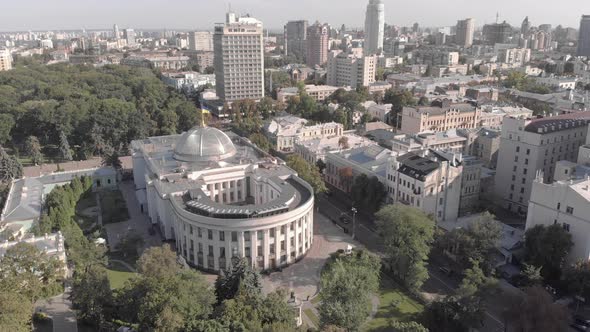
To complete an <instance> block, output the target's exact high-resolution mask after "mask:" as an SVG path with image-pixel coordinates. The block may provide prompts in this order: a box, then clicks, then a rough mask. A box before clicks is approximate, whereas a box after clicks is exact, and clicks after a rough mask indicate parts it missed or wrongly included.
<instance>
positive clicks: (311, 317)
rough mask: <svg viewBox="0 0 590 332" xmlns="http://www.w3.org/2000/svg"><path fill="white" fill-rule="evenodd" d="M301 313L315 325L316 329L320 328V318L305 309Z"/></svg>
mask: <svg viewBox="0 0 590 332" xmlns="http://www.w3.org/2000/svg"><path fill="white" fill-rule="evenodd" d="M303 313H304V314H305V316H307V318H309V320H311V321H312V323H314V324H315V326H316V327H319V326H320V318H319V317H318V316H317V315H316V314H315V313H314V312H313V310H311V309H309V308H307V309H305V310H303Z"/></svg>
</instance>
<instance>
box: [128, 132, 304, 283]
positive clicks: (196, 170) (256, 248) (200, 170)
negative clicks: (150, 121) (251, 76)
mask: <svg viewBox="0 0 590 332" xmlns="http://www.w3.org/2000/svg"><path fill="white" fill-rule="evenodd" d="M205 133H206V135H204V134H205ZM187 137H200V139H201V142H205V141H208V140H210V139H211V138H212V137H213V139H214V140H218V141H219V142H221V143H222V145H223V147H222V148H219V150H218V152H217V155H215V153H210V154H209V155H207V156H206V158H208V160H202V159H199V158H202V157H204V156H203V153H202V152H199V151H201V150H200V149H198V148H195V147H198V146H199V144H193V143H194V142H196V141H198V139H194V140H192V141H191V140H187V139H185V138H187ZM219 137H221V139H219ZM230 137H231V138H230ZM224 138H227V140H225V139H224ZM203 139H204V140H203ZM210 146H211V144H207V147H210ZM132 148H133V168H134V169H133V170H134V178H135V184H136V188H137V189H138V197H139V200H140V202H141V204H142V209H143V210H144V211H145V212H146V213H148V215H149V216H150V219H151V221H152V223H154V224H156V225H158V227H159V228H160V230H161V232H162V234H164V236H165V238H166V239H171V240H172V239H173V240H175V241H176V248H177V251H178V253H179V254H180V255H181V256H182V257H183V258H184V259H185V260H186V262H187V263H188V264H190V265H193V266H196V267H198V268H200V269H204V270H209V271H218V270H220V269H225V268H228V267H229V264H230V262H231V257H233V256H239V257H246V258H248V260H249V261H250V262H251V264H252V266H253V267H254V268H256V269H259V270H266V269H273V268H278V267H281V266H285V265H288V264H290V263H293V262H295V261H297V260H298V259H300V258H302V257H303V256H304V255H305V253H306V252H307V251H308V250H309V248H310V247H311V245H312V241H313V205H314V199H313V190H312V188H311V186H310V185H309V184H307V183H306V182H305V181H303V180H301V179H300V178H299V177H297V176H296V174H294V172H293V171H292V170H291V169H289V168H287V167H286V166H284V165H281V164H279V163H277V161H276V160H274V159H273V158H271V157H268V156H267V155H264V154H263V153H262V152H261V151H260V150H258V149H256V148H255V147H253V146H251V145H250V143H248V142H246V141H245V140H243V139H241V138H239V137H237V136H235V135H231V134H230V136H228V135H226V134H225V133H223V132H221V131H219V130H217V129H214V128H196V129H193V130H191V131H189V132H187V133H185V134H183V135H182V136H180V135H176V136H164V137H152V138H149V139H146V140H142V141H134V142H132ZM179 151H183V153H182V154H180V153H179ZM226 151H233V153H232V154H231V155H229V156H227V157H224V156H223V154H224V153H226ZM187 160H195V161H187Z"/></svg>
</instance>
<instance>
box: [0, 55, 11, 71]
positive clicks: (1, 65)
mask: <svg viewBox="0 0 590 332" xmlns="http://www.w3.org/2000/svg"><path fill="white" fill-rule="evenodd" d="M10 69H12V55H11V54H10V51H9V50H0V71H3V70H10Z"/></svg>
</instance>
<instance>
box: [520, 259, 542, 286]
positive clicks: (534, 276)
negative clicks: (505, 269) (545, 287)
mask: <svg viewBox="0 0 590 332" xmlns="http://www.w3.org/2000/svg"><path fill="white" fill-rule="evenodd" d="M522 275H523V276H524V281H525V283H526V285H527V286H534V285H539V284H541V281H543V277H542V276H541V267H536V266H534V265H531V264H527V263H523V264H522Z"/></svg>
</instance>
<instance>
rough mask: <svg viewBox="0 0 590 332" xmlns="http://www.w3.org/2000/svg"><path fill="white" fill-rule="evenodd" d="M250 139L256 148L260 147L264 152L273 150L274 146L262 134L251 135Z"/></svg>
mask: <svg viewBox="0 0 590 332" xmlns="http://www.w3.org/2000/svg"><path fill="white" fill-rule="evenodd" d="M248 139H249V140H250V141H251V142H252V143H254V144H256V146H258V147H259V148H260V149H261V150H262V151H264V152H269V151H270V149H271V148H272V144H271V143H270V141H269V140H268V138H266V136H264V135H263V134H261V133H254V134H252V135H250V137H248Z"/></svg>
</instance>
